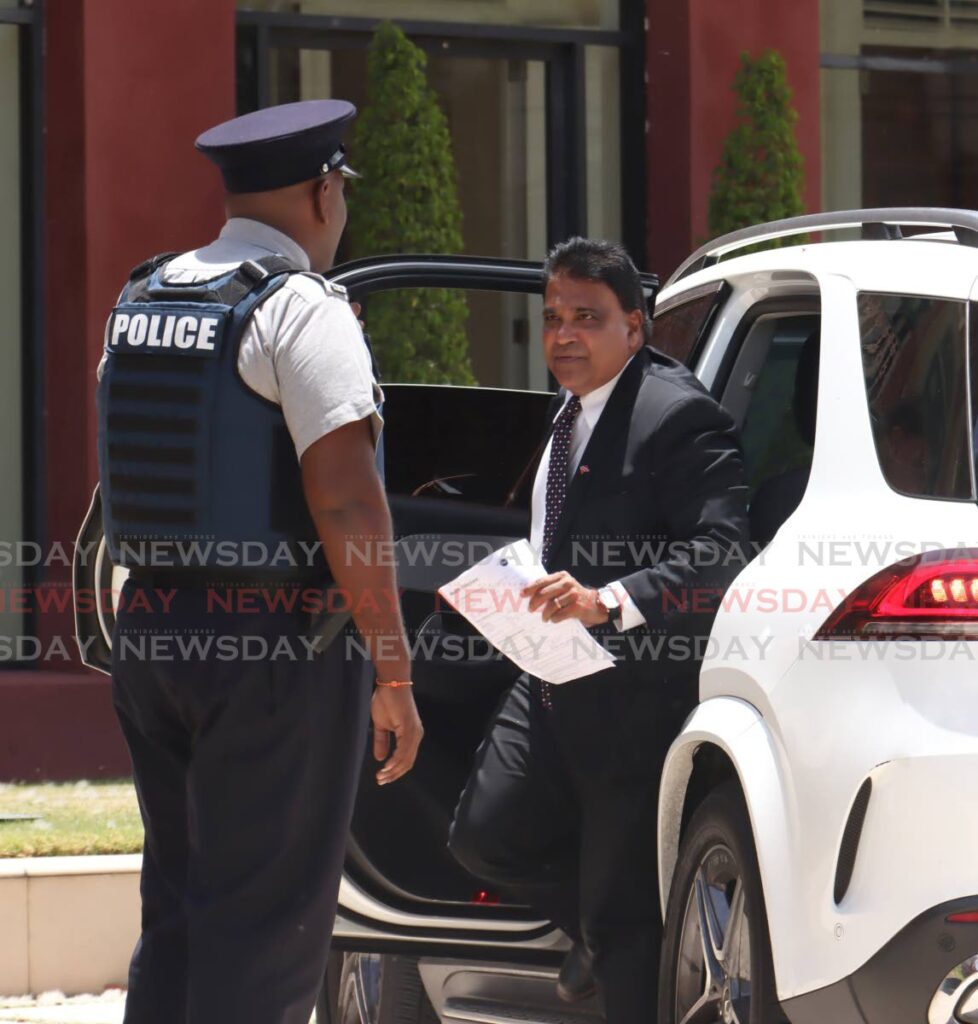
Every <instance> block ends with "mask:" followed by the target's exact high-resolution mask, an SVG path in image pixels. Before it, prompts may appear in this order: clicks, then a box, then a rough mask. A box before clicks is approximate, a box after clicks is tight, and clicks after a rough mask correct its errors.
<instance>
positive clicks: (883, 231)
mask: <svg viewBox="0 0 978 1024" xmlns="http://www.w3.org/2000/svg"><path fill="white" fill-rule="evenodd" d="M910 224H921V225H926V226H929V227H938V228H950V229H951V230H952V231H953V232H954V234H955V236H956V238H957V240H958V242H959V243H960V244H961V245H971V246H976V247H978V212H976V211H975V210H952V209H942V208H940V207H929V206H893V207H884V208H882V209H876V210H835V211H831V212H829V213H810V214H807V215H805V216H803V217H788V218H786V219H785V220H774V221H771V222H770V223H768V224H757V225H755V226H754V227H749V228H742V229H741V230H740V231H731V232H730V234H727V235H721V236H720V237H719V238H715V239H714V240H713V241H712V242H707V243H706V245H704V246H701V247H700V248H699V249H697V250H696V252H694V253H693V255H692V256H690V257H689V258H688V259H686V260H684V261H683V263H682V264H680V266H679V268H678V269H677V270H676V271H675V272H674V273H673V274H672V276H671V277H670V278H669V280H668V281H667V282H666V286H667V287H668V286H669V285H671V284H674V283H675V282H676V281H678V280H680V279H681V278H683V277H686V276H687V274H692V273H694V272H695V271H697V270H702V269H703V268H704V267H712V266H713V265H714V264H715V263H719V262H720V258H721V257H722V256H726V255H728V254H729V253H731V252H734V251H735V250H737V249H743V248H745V247H746V246H748V245H757V244H758V243H759V242H766V241H769V240H770V239H772V238H787V237H789V236H791V235H803V234H806V233H807V232H809V231H842V230H844V229H846V228H861V229H862V233H863V237H864V238H872V239H881V240H886V239H894V238H902V237H903V233H902V232H901V230H900V228H901V226H904V225H910Z"/></svg>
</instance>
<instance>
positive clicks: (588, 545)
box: [548, 347, 748, 693]
mask: <svg viewBox="0 0 978 1024" xmlns="http://www.w3.org/2000/svg"><path fill="white" fill-rule="evenodd" d="M562 400H563V395H558V399H557V401H558V402H562ZM550 429H552V424H551V425H550ZM746 497H747V488H746V486H745V484H744V480H743V464H742V458H741V451H740V446H739V443H738V440H737V436H736V431H735V427H734V424H733V421H732V420H731V419H730V417H729V415H728V414H727V413H726V412H725V411H724V410H723V409H722V408H721V407H720V406H719V405H718V404H717V403H716V401H715V400H714V399H713V398H712V397H711V396H710V395H709V393H708V392H707V391H706V389H705V388H703V386H702V385H701V384H700V383H699V381H698V380H697V379H696V378H695V377H694V376H693V374H692V373H691V372H690V371H689V370H687V369H686V368H685V367H684V366H683V365H682V364H680V363H678V362H676V360H674V359H671V358H670V357H669V356H666V355H664V354H663V353H661V352H658V351H656V350H655V349H653V348H651V347H645V348H642V349H640V350H639V352H638V353H637V354H636V355H635V358H634V359H633V360H632V361H631V363H630V364H629V365H628V367H627V368H626V370H625V372H624V373H623V374H622V376H621V377H620V378H619V380H618V383H617V385H616V386H615V389H614V391H613V392H612V394H611V396H610V397H609V399H608V403H607V405H606V406H605V408H604V411H603V412H602V414H601V418H600V419H599V420H598V422H597V424H596V425H595V427H594V432H593V433H592V435H591V438H590V440H589V442H588V444H587V447H586V448H585V450H584V453H583V455H582V457H581V462H580V465H579V467H578V469H577V470H576V471H575V473H574V476H573V479H572V480H571V481H570V484H569V486H568V492H567V501H566V505H565V507H564V513H563V515H562V517H561V520H560V522H559V524H558V526H557V532H556V535H555V537H554V544H553V551H552V554H551V557H550V559H549V564H548V568H549V569H550V571H551V572H555V571H557V570H560V569H565V570H567V571H568V572H570V573H571V575H573V576H574V577H575V578H576V579H578V580H579V581H580V582H582V583H584V584H586V585H587V586H591V587H599V586H602V585H604V584H606V583H609V582H611V581H612V580H621V582H622V583H623V585H624V587H625V589H626V590H627V591H628V593H629V594H630V595H631V597H632V599H633V600H634V601H635V603H636V605H637V606H638V608H639V610H640V611H641V612H642V614H643V615H644V617H645V621H646V626H644V627H642V628H640V629H635V630H630V631H627V632H626V633H624V634H617V633H616V631H615V629H614V627H612V626H610V625H609V626H605V627H599V628H598V629H596V630H594V631H593V632H595V633H596V634H600V635H601V636H602V637H603V638H605V637H606V638H608V639H607V641H606V643H607V644H608V645H610V647H611V649H612V650H614V652H615V653H616V654H617V655H618V656H619V658H620V659H621V660H620V662H619V664H618V665H616V666H615V668H613V669H611V670H609V672H606V673H600V674H599V675H598V676H595V677H594V681H595V683H598V681H599V680H600V679H602V678H603V677H610V675H611V674H612V673H613V674H614V676H615V678H616V679H618V680H620V681H624V677H625V676H628V677H631V679H632V680H634V681H640V680H649V679H655V678H660V679H661V678H662V677H663V676H671V677H676V676H682V677H685V678H686V679H687V680H688V681H691V682H692V681H695V679H696V678H698V672H699V665H700V662H701V653H702V650H701V649H702V646H703V645H704V644H705V643H706V640H707V638H708V636H709V633H710V629H711V627H712V624H713V620H714V618H715V615H716V609H717V607H718V606H719V599H720V597H721V596H722V594H723V591H724V590H725V589H726V587H727V586H728V585H729V584H730V582H731V581H732V580H733V579H734V577H735V576H736V575H737V573H738V572H739V571H740V569H742V568H743V565H744V561H745V558H746V557H747V544H748V520H747V509H746ZM697 645H699V647H700V650H699V651H697ZM582 682H583V681H582ZM571 687H576V688H578V689H579V690H580V691H582V692H583V690H585V689H591V687H581V686H580V683H574V684H571V686H569V687H565V688H562V689H564V690H566V691H567V692H568V693H569V692H570V690H571Z"/></svg>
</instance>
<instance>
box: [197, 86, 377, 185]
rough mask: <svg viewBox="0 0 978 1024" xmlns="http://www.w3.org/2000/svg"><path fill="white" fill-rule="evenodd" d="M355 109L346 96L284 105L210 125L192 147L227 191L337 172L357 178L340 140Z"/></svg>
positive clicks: (293, 183)
mask: <svg viewBox="0 0 978 1024" xmlns="http://www.w3.org/2000/svg"><path fill="white" fill-rule="evenodd" d="M356 113H357V108H356V107H355V106H354V105H353V104H352V103H347V102H346V101H345V100H303V101H302V102H299V103H283V104H281V105H280V106H277V107H266V108H265V109H263V110H256V111H254V112H253V113H251V114H244V115H242V116H241V117H236V118H234V119H233V120H231V121H225V122H224V123H223V124H219V125H217V126H216V127H214V128H209V129H208V130H207V131H206V132H204V133H203V134H202V135H200V136H198V138H197V142H196V146H197V149H199V150H200V151H201V153H203V154H204V155H205V156H206V157H208V158H209V159H210V160H212V161H213V162H214V163H215V164H217V166H218V167H219V168H220V171H221V176H222V177H223V178H224V186H225V188H226V189H227V190H228V192H267V191H269V190H270V189H274V188H284V187H285V186H286V185H295V184H297V183H298V182H300V181H310V180H312V179H313V178H318V177H320V176H321V175H323V174H328V173H329V172H330V171H337V170H338V171H341V172H342V174H343V175H344V177H354V178H355V177H359V175H357V173H356V171H354V170H353V169H352V168H351V167H349V166H348V165H347V163H346V150H345V149H344V148H343V141H342V140H343V135H344V133H345V131H346V128H347V125H349V123H350V122H351V121H352V120H353V118H354V117H356Z"/></svg>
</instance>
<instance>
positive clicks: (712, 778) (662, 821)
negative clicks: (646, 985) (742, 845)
mask: <svg viewBox="0 0 978 1024" xmlns="http://www.w3.org/2000/svg"><path fill="white" fill-rule="evenodd" d="M697 760H698V761H699V763H698V764H697ZM785 775H786V772H785V769H784V767H783V765H782V763H781V759H780V758H779V756H778V754H777V749H776V743H775V738H774V736H773V734H772V732H771V729H770V727H769V725H768V723H767V722H766V721H765V720H764V718H763V716H762V715H761V713H760V711H758V709H757V708H756V707H754V706H753V705H751V704H749V703H748V702H746V701H744V700H741V699H739V698H735V697H716V698H711V699H710V700H707V701H704V702H703V703H702V704H700V705H699V706H698V707H697V708H696V709H695V711H694V712H693V714H692V715H691V716H690V717H689V719H688V720H687V722H686V725H685V726H684V728H683V731H682V732H681V733H680V735H679V736H678V737H677V738H676V740H675V741H674V742H673V744H672V746H671V747H670V749H669V753H668V754H667V756H666V761H665V764H664V766H663V771H662V781H661V784H660V790H659V822H658V856H659V865H658V867H659V896H660V900H661V906H662V908H663V914H664V913H665V908H666V907H667V906H668V905H669V894H670V889H671V887H672V882H673V877H674V875H675V870H676V864H677V860H678V856H679V847H680V843H681V841H682V835H683V829H684V828H685V826H686V825H687V824H688V822H689V819H690V817H691V816H692V814H693V813H694V811H695V810H696V807H697V806H698V805H699V803H700V802H701V800H702V799H703V798H704V797H705V796H706V795H707V794H708V793H709V792H711V791H712V787H711V786H710V783H711V782H715V783H716V784H719V783H721V782H722V781H726V780H727V779H731V778H733V779H735V780H736V782H737V785H738V786H739V788H740V791H741V793H742V794H743V797H744V802H745V804H746V805H747V810H748V814H749V817H750V826H751V832H752V835H753V838H754V846H755V850H756V852H757V859H758V866H759V868H760V875H761V887H762V890H763V893H764V901H765V905H766V907H767V916H768V927H769V931H770V935H771V943H772V949H773V953H774V959H775V970H776V975H777V977H778V979H779V983H780V982H787V983H788V985H787V987H788V988H789V989H790V981H789V978H788V976H787V975H786V974H785V973H784V972H783V968H784V967H787V966H788V965H790V963H791V962H792V960H794V959H795V956H794V953H793V952H792V946H793V943H794V941H795V940H794V937H793V936H792V934H791V928H790V927H786V926H785V923H786V917H785V912H784V911H785V910H786V909H788V908H790V907H791V905H792V900H791V881H790V880H791V878H792V877H793V876H792V871H791V866H792V861H793V858H792V854H791V822H792V820H793V813H792V811H791V807H792V801H791V798H790V792H789V790H788V787H787V785H786V779H785ZM782 908H784V909H782ZM779 911H781V912H780V913H779ZM779 952H780V953H781V956H779V955H778V954H779ZM781 987H782V986H781V985H780V984H779V989H780V988H781Z"/></svg>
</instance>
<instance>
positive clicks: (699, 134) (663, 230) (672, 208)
mask: <svg viewBox="0 0 978 1024" xmlns="http://www.w3.org/2000/svg"><path fill="white" fill-rule="evenodd" d="M646 3H647V12H648V22H649V29H648V35H647V46H648V52H647V59H648V77H649V85H648V89H649V95H648V101H649V102H648V110H649V131H648V136H647V144H648V153H647V155H648V168H649V172H648V175H647V181H648V211H649V214H648V253H649V258H648V265H649V268H650V269H651V270H654V271H656V272H657V273H659V274H660V275H662V276H663V278H665V277H666V276H667V275H668V274H670V273H671V272H672V271H673V270H674V269H675V268H676V266H677V265H678V264H679V263H680V262H681V261H682V259H683V258H684V257H685V256H687V255H689V253H690V252H691V251H692V250H693V249H694V248H695V247H696V246H697V245H699V244H700V243H701V242H703V241H706V239H707V238H708V226H707V203H708V199H709V193H710V175H711V173H712V170H713V168H714V167H715V166H716V165H717V163H718V162H719V159H720V152H721V150H722V147H723V142H724V139H725V138H726V136H727V134H728V133H729V131H730V130H731V128H732V127H733V126H734V123H735V118H734V113H735V108H736V100H735V97H734V94H733V91H732V86H733V80H734V75H735V74H736V72H737V68H738V66H739V61H740V54H741V52H742V51H743V50H747V51H749V52H750V53H752V54H757V53H759V52H760V51H762V50H764V49H768V48H770V49H774V50H777V51H778V52H779V53H780V54H781V55H782V56H783V57H784V59H785V62H786V64H787V66H788V82H789V84H790V85H791V88H792V90H793V92H794V105H795V107H796V109H797V110H798V114H799V119H798V123H797V125H796V131H797V135H798V143H799V146H800V148H801V152H802V157H803V159H804V165H805V181H806V185H805V193H804V198H805V205H806V207H807V209H808V210H810V211H816V210H818V209H819V204H820V195H821V180H820V179H821V152H820V140H819V134H820V133H819V17H818V0H792V2H791V3H784V0H738V2H737V3H724V2H722V0H684V2H682V3H675V2H674V0H646Z"/></svg>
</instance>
